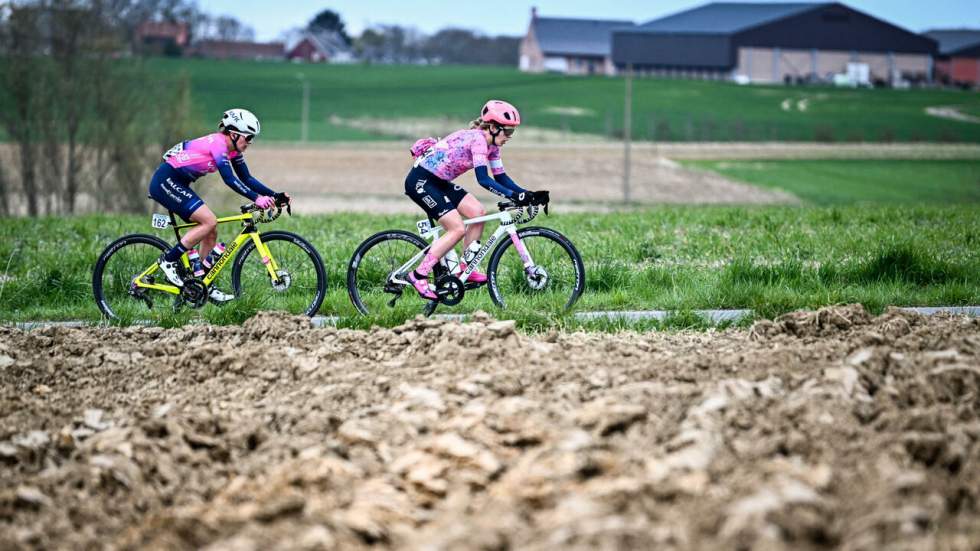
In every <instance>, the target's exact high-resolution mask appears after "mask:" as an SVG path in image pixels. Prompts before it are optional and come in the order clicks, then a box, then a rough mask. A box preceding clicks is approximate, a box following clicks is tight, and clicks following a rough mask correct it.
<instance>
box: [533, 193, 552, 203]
mask: <svg viewBox="0 0 980 551" xmlns="http://www.w3.org/2000/svg"><path fill="white" fill-rule="evenodd" d="M549 202H551V192H549V191H547V190H545V191H532V192H531V204H532V205H547V204H548V203H549Z"/></svg>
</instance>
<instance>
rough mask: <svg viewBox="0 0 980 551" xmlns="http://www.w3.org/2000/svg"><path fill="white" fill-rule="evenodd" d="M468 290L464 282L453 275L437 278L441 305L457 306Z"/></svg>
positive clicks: (437, 291)
mask: <svg viewBox="0 0 980 551" xmlns="http://www.w3.org/2000/svg"><path fill="white" fill-rule="evenodd" d="M465 293H466V289H465V288H464V287H463V282H462V281H460V280H459V278H458V277H456V276H453V275H443V276H440V277H437V278H436V295H438V296H439V303H440V304H445V305H446V306H455V305H457V304H459V303H460V302H461V301H462V300H463V295H464V294H465Z"/></svg>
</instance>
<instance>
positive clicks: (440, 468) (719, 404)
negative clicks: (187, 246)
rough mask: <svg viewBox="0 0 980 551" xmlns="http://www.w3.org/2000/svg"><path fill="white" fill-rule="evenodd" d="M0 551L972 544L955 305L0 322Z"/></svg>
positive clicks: (976, 408) (979, 500) (976, 441)
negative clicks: (693, 329)
mask: <svg viewBox="0 0 980 551" xmlns="http://www.w3.org/2000/svg"><path fill="white" fill-rule="evenodd" d="M0 392H2V395H0V548H2V549H19V548H27V549H55V548H61V549H85V548H96V549H97V548H110V549H129V548H148V549H180V548H206V549H235V550H260V549H272V548H279V549H358V548H369V547H371V548H377V549H386V548H408V549H447V550H449V549H493V550H498V549H576V548H579V549H593V548H599V549H642V548H646V549H650V548H658V549H714V548H728V549H736V548H737V549H824V548H832V549H855V550H856V549H882V548H888V549H963V550H972V549H977V548H978V546H980V484H978V480H980V320H977V319H967V318H951V317H929V318H926V317H921V316H919V315H917V314H911V313H901V312H897V311H895V312H889V313H886V314H885V315H883V316H880V317H876V318H873V317H871V316H869V315H868V314H867V313H865V312H864V310H863V309H861V307H840V308H834V309H824V310H820V311H819V312H801V313H794V314H789V315H787V316H784V317H783V318H780V319H777V320H775V321H774V322H759V323H757V324H756V325H755V326H754V327H752V329H751V330H726V331H722V332H708V333H645V334H617V335H600V334H560V333H551V334H544V335H537V336H533V337H529V336H526V335H523V334H520V333H518V332H515V331H514V326H513V324H512V322H503V321H494V320H491V319H489V318H486V317H478V319H477V320H476V321H474V322H471V323H466V324H460V323H457V322H444V321H437V320H421V319H419V320H416V321H413V322H410V323H407V324H406V325H403V326H400V327H397V328H394V329H376V330H372V331H350V330H335V329H330V328H326V329H314V328H312V327H310V325H309V322H308V321H307V320H306V319H303V318H289V317H282V316H278V315H275V314H264V315H260V316H259V317H256V318H253V319H252V320H249V321H248V322H246V323H245V324H244V325H243V326H240V327H197V328H185V329H178V330H163V329H159V328H132V329H70V328H48V329H42V330H34V331H30V332H26V331H21V330H16V329H11V328H2V329H0Z"/></svg>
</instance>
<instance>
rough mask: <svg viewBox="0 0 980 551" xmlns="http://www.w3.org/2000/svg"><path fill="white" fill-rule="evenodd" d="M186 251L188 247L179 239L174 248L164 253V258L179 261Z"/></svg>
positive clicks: (169, 260)
mask: <svg viewBox="0 0 980 551" xmlns="http://www.w3.org/2000/svg"><path fill="white" fill-rule="evenodd" d="M186 252H187V247H185V246H184V244H183V243H181V242H180V241H178V242H177V244H176V245H174V246H173V248H172V249H170V250H169V251H167V254H165V255H163V259H164V260H166V261H167V262H177V261H178V260H180V255H182V254H184V253H186Z"/></svg>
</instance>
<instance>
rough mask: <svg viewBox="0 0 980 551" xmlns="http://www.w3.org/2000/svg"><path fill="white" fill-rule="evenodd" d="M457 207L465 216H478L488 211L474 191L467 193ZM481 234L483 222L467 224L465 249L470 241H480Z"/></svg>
mask: <svg viewBox="0 0 980 551" xmlns="http://www.w3.org/2000/svg"><path fill="white" fill-rule="evenodd" d="M456 209H457V210H458V211H459V213H460V214H461V215H462V216H463V218H478V217H480V216H483V215H485V214H486V213H487V209H485V208H483V204H482V203H480V200H479V199H477V198H476V196H474V195H473V194H472V193H467V194H466V196H465V197H463V199H462V200H461V201H460V202H459V206H458V207H456ZM481 235H483V222H479V223H476V224H470V225H469V226H467V227H466V236H465V237H464V238H463V249H464V250H465V249H466V247H468V246H469V245H470V243H472V242H474V241H479V240H480V236H481Z"/></svg>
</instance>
